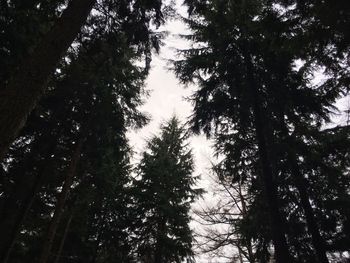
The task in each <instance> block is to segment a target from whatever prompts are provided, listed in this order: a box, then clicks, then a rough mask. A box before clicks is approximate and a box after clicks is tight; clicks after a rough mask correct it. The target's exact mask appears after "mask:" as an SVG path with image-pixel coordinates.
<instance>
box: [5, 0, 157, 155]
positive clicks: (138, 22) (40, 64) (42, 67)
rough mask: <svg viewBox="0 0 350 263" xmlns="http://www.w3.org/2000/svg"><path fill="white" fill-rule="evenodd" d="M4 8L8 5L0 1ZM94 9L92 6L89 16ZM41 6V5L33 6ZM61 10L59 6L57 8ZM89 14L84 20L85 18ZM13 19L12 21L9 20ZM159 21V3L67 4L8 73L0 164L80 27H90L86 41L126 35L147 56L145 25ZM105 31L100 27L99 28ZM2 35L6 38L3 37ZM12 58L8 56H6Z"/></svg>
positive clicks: (88, 0)
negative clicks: (103, 35)
mask: <svg viewBox="0 0 350 263" xmlns="http://www.w3.org/2000/svg"><path fill="white" fill-rule="evenodd" d="M2 4H3V5H5V7H8V6H11V2H9V3H8V2H6V3H4V2H2ZM94 5H95V6H96V8H95V9H94V10H95V11H94V12H91V10H92V9H93V7H94ZM38 6H39V7H40V4H38ZM59 7H62V6H59ZM90 12H91V15H90V18H89V20H88V21H87V18H88V16H89V14H90ZM13 19H17V17H14V18H13ZM162 22H163V15H162V2H161V1H158V0H155V1H150V2H147V3H146V2H140V1H132V2H130V3H129V1H112V2H111V1H101V2H98V3H97V1H96V0H71V1H69V3H68V5H67V7H66V8H65V9H64V11H63V12H62V15H61V16H60V17H59V18H58V19H57V20H56V21H55V23H54V24H53V26H52V27H51V28H50V29H49V30H48V31H47V32H46V34H45V35H44V36H43V37H42V38H40V40H39V41H38V42H37V43H36V45H34V48H33V49H32V50H31V51H30V52H28V54H27V55H26V56H24V57H23V58H22V59H21V61H20V62H19V63H18V64H17V65H14V66H13V67H12V69H11V70H7V72H8V73H10V74H9V76H7V77H6V79H5V80H4V81H3V82H2V83H1V85H2V88H1V91H0V92H1V93H0V116H1V117H0V127H1V128H0V159H1V160H2V159H3V158H4V156H5V154H6V152H7V150H8V148H9V146H10V145H11V143H12V142H13V140H14V139H15V138H16V137H17V135H18V133H19V131H20V130H21V128H22V127H23V126H24V124H25V122H26V120H27V117H28V115H29V114H30V112H31V111H32V110H33V108H34V107H35V106H36V104H37V102H38V100H39V99H40V98H41V97H42V95H43V93H44V92H45V90H46V89H47V82H48V80H49V77H50V75H51V74H52V73H54V71H55V68H56V66H57V64H58V63H59V61H60V60H61V59H62V57H63V56H64V54H65V53H66V52H67V50H68V48H69V47H70V46H71V44H72V43H73V41H74V39H76V38H77V37H78V34H79V32H80V31H81V28H82V26H83V25H85V24H86V23H87V25H90V28H89V29H87V30H86V32H89V33H90V35H89V37H85V40H87V39H94V38H96V37H98V36H99V35H100V34H101V30H102V32H104V31H106V30H107V31H110V32H116V31H121V32H125V33H126V35H128V37H129V39H130V41H131V44H135V45H139V47H140V50H141V51H142V52H144V54H145V55H146V56H147V57H148V58H149V54H150V49H151V48H152V46H153V44H154V43H156V42H157V41H155V38H154V36H153V35H152V34H151V30H150V26H151V25H157V26H159V25H160V24H161V23H162ZM103 27H104V28H103ZM3 36H4V37H6V31H5V34H3ZM10 59H11V58H10Z"/></svg>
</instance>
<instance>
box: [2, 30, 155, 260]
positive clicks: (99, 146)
mask: <svg viewBox="0 0 350 263" xmlns="http://www.w3.org/2000/svg"><path fill="white" fill-rule="evenodd" d="M116 43H117V44H118V45H117V47H116V45H115V44H116ZM129 44H130V42H129V41H128V39H127V38H125V37H124V35H123V34H120V35H118V34H105V35H104V37H103V38H102V37H101V36H100V38H98V39H96V40H95V41H94V42H88V43H86V44H85V45H82V46H80V47H79V50H78V53H76V52H71V53H70V54H69V59H70V61H71V62H70V63H66V64H63V65H62V66H61V72H60V73H57V75H55V78H54V79H53V80H52V81H51V89H50V91H49V92H48V93H47V94H46V97H45V99H44V100H43V101H42V102H41V103H40V105H39V108H38V109H37V110H36V111H35V112H33V114H31V116H30V119H29V122H28V123H27V125H26V127H25V129H24V130H23V132H22V133H21V136H20V137H19V139H18V141H17V142H16V144H15V145H14V146H13V147H12V149H11V151H10V153H9V156H11V158H9V160H7V162H6V163H4V165H5V166H6V169H4V171H3V172H4V175H5V176H4V178H3V179H4V180H3V182H2V184H1V190H2V193H3V195H2V196H1V199H0V201H1V204H3V209H4V211H7V208H11V209H10V210H9V211H14V213H11V212H6V213H4V214H2V215H3V216H4V221H2V222H1V223H2V224H1V229H2V230H3V231H10V232H12V233H14V232H17V233H19V232H20V229H21V228H22V229H26V230H25V231H24V232H22V233H21V234H20V236H19V240H22V242H17V244H16V246H17V249H16V252H17V253H15V257H17V256H18V257H19V258H22V259H23V256H22V255H21V253H20V251H22V250H24V251H30V253H33V254H32V255H30V253H27V254H26V255H25V257H24V258H25V260H29V261H30V260H33V259H35V258H37V255H38V254H39V253H40V252H39V251H40V250H43V251H44V252H43V255H45V257H44V256H43V257H42V258H43V260H42V261H43V262H45V260H47V259H51V258H52V249H54V248H55V246H56V245H55V240H56V236H57V231H59V230H60V227H59V226H60V222H61V221H62V220H60V219H61V218H63V216H64V212H65V211H66V207H67V205H68V206H69V205H71V202H72V200H73V199H74V198H73V197H74V196H75V195H76V194H75V190H74V189H76V188H77V187H78V186H79V185H82V186H83V185H85V184H84V178H88V177H90V176H92V177H94V176H102V175H101V173H100V172H97V171H98V170H99V169H102V167H100V166H101V165H102V166H103V165H104V163H103V162H100V163H98V161H99V160H100V159H99V156H108V158H109V159H108V160H109V162H108V167H109V169H110V171H108V168H105V171H104V172H105V173H106V174H108V175H110V176H112V175H113V177H116V178H112V179H111V178H108V176H106V177H102V178H101V180H102V182H104V181H103V180H107V181H108V180H115V181H118V180H119V179H118V178H117V177H118V172H119V173H120V175H122V174H123V173H124V172H125V171H123V168H121V167H126V165H125V164H124V162H125V160H124V158H126V157H125V156H126V155H128V154H129V149H128V147H127V140H126V138H125V133H126V127H130V126H134V127H135V126H136V127H140V126H142V125H143V124H144V123H145V122H146V121H147V118H146V117H145V116H144V115H143V114H141V113H140V112H139V111H138V109H137V107H138V106H139V105H140V104H141V103H142V99H143V98H142V95H144V90H143V83H144V79H145V77H146V75H147V67H148V65H144V66H140V65H139V66H136V65H134V61H135V60H140V59H142V56H143V53H142V52H141V53H140V52H139V50H138V49H137V47H135V46H130V45H129ZM146 64H147V63H146ZM79 142H81V143H79ZM80 144H82V145H81V146H80V147H79V149H75V150H74V148H77V145H80ZM73 152H76V153H75V154H74V156H75V157H74V158H73V157H72V156H73V154H72V153H73ZM70 160H71V161H70ZM106 161H107V159H106ZM113 162H115V163H113ZM119 162H120V164H119ZM96 163H98V164H96ZM119 165H121V166H119ZM114 166H115V167H114ZM118 167H119V168H120V169H119V168H118ZM118 169H119V170H118ZM23 174H26V175H27V176H28V178H26V177H23ZM21 175H22V176H21ZM49 175H50V176H49ZM29 176H32V177H31V178H30V177H29ZM35 178H39V180H36V179H35ZM103 178H104V179H103ZM27 179H28V180H27ZM120 180H121V181H123V180H122V179H121V178H120ZM34 181H35V183H34V185H33V191H30V193H28V194H29V195H30V200H33V198H36V200H35V202H34V205H33V206H32V207H31V208H28V205H29V204H28V205H27V200H26V198H27V196H28V194H27V191H26V188H25V184H28V183H29V185H32V184H33V182H34ZM37 181H38V184H37V183H36V182H37ZM104 183H105V182H104ZM61 185H64V187H63V189H62V190H61V189H60V186H61ZM85 187H87V186H86V185H85ZM17 188H18V189H17ZM78 188H79V187H78ZM81 191H83V190H81ZM84 191H85V190H84ZM93 191H96V190H95V189H93ZM123 193H124V192H123ZM113 194H114V195H115V194H116V192H113ZM59 195H60V196H61V197H57V196H59ZM111 195H112V193H111ZM122 196H123V195H122ZM96 198H97V197H96ZM98 198H100V197H99V196H98ZM106 198H107V197H106ZM109 198H110V200H111V199H113V198H114V197H109ZM77 199H78V200H79V197H77ZM10 201H11V202H10ZM91 202H92V203H93V204H96V205H97V202H96V201H95V200H92V201H91ZM31 203H32V202H31ZM86 205H88V206H89V205H91V204H86ZM29 206H30V205H29ZM55 206H56V212H55V216H54V217H53V219H51V213H52V212H53V211H52V208H53V207H55ZM94 208H95V209H98V208H101V207H98V206H97V207H94ZM24 210H26V211H28V210H29V211H28V212H29V213H28V212H25V213H22V212H21V211H24ZM73 210H74V211H81V210H79V209H78V208H77V209H73ZM115 212H116V213H117V212H118V211H115ZM95 213H97V214H100V213H99V212H98V210H97V211H96V212H95ZM17 214H18V215H17ZM26 215H28V216H27V217H28V218H27V220H24V217H26ZM91 216H93V215H91ZM13 217H15V218H19V219H20V220H19V221H18V222H23V221H24V226H22V227H21V224H15V225H13V222H14V221H13V220H12V219H13ZM73 218H78V217H77V216H76V214H73ZM74 220H75V219H73V222H72V225H75V222H74ZM105 220H109V219H108V218H107V219H105ZM15 221H17V220H15ZM49 221H51V223H49ZM3 222H4V223H3ZM5 222H7V223H8V224H7V223H6V224H5ZM48 224H51V227H50V231H46V226H47V225H48ZM93 229H95V228H93ZM95 230H96V229H95ZM45 232H47V234H46V236H47V240H49V241H50V242H38V241H41V239H42V237H43V236H45ZM15 236H16V235H4V236H1V252H2V255H3V253H4V254H6V255H8V254H9V251H10V248H11V247H13V245H10V246H7V244H10V243H11V244H13V242H14V239H15ZM68 237H69V235H68ZM9 238H10V239H11V240H9ZM67 240H69V239H67ZM3 244H4V245H3ZM40 244H45V246H46V248H45V249H41V248H40ZM18 246H19V247H18ZM35 246H38V247H35ZM108 247H109V248H111V247H110V246H108ZM3 249H4V250H3ZM6 257H7V258H8V256H6Z"/></svg>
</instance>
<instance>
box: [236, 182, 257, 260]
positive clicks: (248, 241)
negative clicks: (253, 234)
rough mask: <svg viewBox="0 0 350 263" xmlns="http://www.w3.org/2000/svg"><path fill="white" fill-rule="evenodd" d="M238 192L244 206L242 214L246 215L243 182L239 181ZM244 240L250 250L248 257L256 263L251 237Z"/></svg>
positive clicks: (248, 250)
mask: <svg viewBox="0 0 350 263" xmlns="http://www.w3.org/2000/svg"><path fill="white" fill-rule="evenodd" d="M238 194H239V199H240V201H241V206H242V215H243V216H246V214H247V206H246V200H245V198H244V195H243V191H242V185H241V182H239V183H238ZM244 242H245V243H246V246H247V252H248V257H247V259H248V261H249V262H250V263H254V262H255V260H254V253H253V246H252V242H251V240H250V239H245V240H244Z"/></svg>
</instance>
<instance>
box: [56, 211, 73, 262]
mask: <svg viewBox="0 0 350 263" xmlns="http://www.w3.org/2000/svg"><path fill="white" fill-rule="evenodd" d="M72 219H73V211H72V212H71V213H70V215H69V218H68V220H67V223H66V226H65V228H64V230H63V235H62V238H61V241H60V245H59V247H58V251H57V254H56V258H55V261H54V263H58V262H59V260H60V258H61V253H62V250H63V246H64V243H65V242H66V238H67V234H68V230H69V227H70V224H71V222H72Z"/></svg>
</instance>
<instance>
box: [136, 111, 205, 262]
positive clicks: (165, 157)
mask: <svg viewBox="0 0 350 263" xmlns="http://www.w3.org/2000/svg"><path fill="white" fill-rule="evenodd" d="M187 139H188V134H187V132H186V131H185V129H184V127H183V126H181V124H180V123H179V121H178V119H177V118H176V117H172V118H171V119H170V120H169V121H168V122H167V123H165V124H163V125H162V126H161V134H160V136H154V137H153V138H152V139H151V140H149V141H148V144H147V149H146V151H145V152H144V153H143V155H142V160H141V162H140V164H139V167H138V178H137V179H136V181H135V183H134V191H135V197H134V198H135V201H134V202H135V211H137V214H138V222H137V223H136V229H135V234H136V236H137V237H138V240H137V253H138V255H139V260H141V262H145V263H146V262H154V263H162V262H182V261H183V260H185V259H186V260H187V261H191V260H192V259H193V251H192V243H193V236H192V231H191V229H190V227H189V222H190V216H189V211H190V206H191V204H192V203H193V201H194V200H195V198H196V197H197V196H198V194H200V192H201V190H199V189H195V188H194V185H195V181H196V178H195V177H193V175H192V173H193V169H194V166H193V157H192V152H191V150H190V149H189V147H188V142H187Z"/></svg>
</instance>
